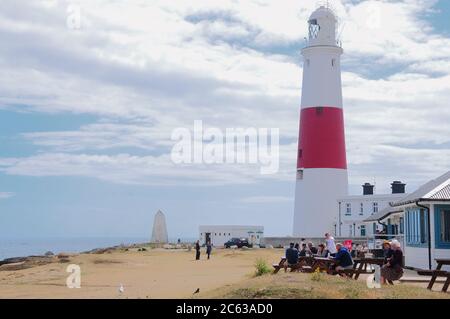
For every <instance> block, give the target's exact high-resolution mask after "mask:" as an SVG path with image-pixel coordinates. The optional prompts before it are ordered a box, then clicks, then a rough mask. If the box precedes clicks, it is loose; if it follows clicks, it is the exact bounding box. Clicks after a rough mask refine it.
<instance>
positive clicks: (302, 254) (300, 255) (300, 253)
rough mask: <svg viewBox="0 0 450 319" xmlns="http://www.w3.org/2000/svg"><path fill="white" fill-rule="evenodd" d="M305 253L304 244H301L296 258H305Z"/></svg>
mask: <svg viewBox="0 0 450 319" xmlns="http://www.w3.org/2000/svg"><path fill="white" fill-rule="evenodd" d="M307 253H308V252H307V251H306V244H302V249H301V250H300V251H299V253H298V256H299V257H306V256H307V255H308V254H307Z"/></svg>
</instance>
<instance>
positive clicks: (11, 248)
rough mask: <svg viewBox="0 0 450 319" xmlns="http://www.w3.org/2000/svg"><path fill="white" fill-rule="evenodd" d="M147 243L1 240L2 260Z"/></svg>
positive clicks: (79, 239)
mask: <svg viewBox="0 0 450 319" xmlns="http://www.w3.org/2000/svg"><path fill="white" fill-rule="evenodd" d="M180 239H181V241H182V242H184V243H186V242H189V243H191V242H194V241H195V238H180ZM177 240H178V238H169V242H171V243H176V242H177ZM146 242H149V238H148V237H71V238H60V237H48V238H20V239H18V238H0V260H3V259H6V258H11V257H26V256H39V255H44V254H45V253H46V252H48V251H51V252H52V253H54V254H58V253H61V252H65V253H80V252H85V251H89V250H92V249H95V248H106V247H112V246H117V245H121V244H123V245H130V244H140V243H146Z"/></svg>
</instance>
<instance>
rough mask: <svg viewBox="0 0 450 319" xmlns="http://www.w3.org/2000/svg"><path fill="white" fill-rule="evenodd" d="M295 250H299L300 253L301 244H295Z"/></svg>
mask: <svg viewBox="0 0 450 319" xmlns="http://www.w3.org/2000/svg"><path fill="white" fill-rule="evenodd" d="M294 248H295V249H297V250H298V251H300V244H299V243H295V246H294Z"/></svg>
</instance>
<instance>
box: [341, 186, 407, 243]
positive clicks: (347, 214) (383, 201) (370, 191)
mask: <svg viewBox="0 0 450 319" xmlns="http://www.w3.org/2000/svg"><path fill="white" fill-rule="evenodd" d="M362 187H363V194H362V195H349V196H343V197H340V198H338V207H339V208H338V214H337V216H336V220H335V223H334V234H335V235H336V236H338V237H349V238H351V237H373V236H374V235H375V234H376V233H377V230H378V231H379V232H382V231H387V232H390V233H392V234H398V233H399V232H400V227H399V223H398V222H397V220H395V221H394V220H393V219H392V220H391V219H390V220H389V221H388V223H385V224H383V223H380V222H378V219H376V218H373V219H370V218H371V217H372V216H374V217H376V216H377V214H378V213H380V212H382V211H383V210H384V209H386V207H390V206H389V203H391V202H395V201H397V200H399V199H401V198H403V197H405V184H403V183H401V182H399V181H394V182H393V183H392V184H391V188H392V193H391V194H374V185H371V184H370V183H365V184H364V185H362ZM367 219H370V223H369V222H368V221H367Z"/></svg>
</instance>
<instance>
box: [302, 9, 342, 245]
mask: <svg viewBox="0 0 450 319" xmlns="http://www.w3.org/2000/svg"><path fill="white" fill-rule="evenodd" d="M308 25H309V38H308V41H307V44H306V46H305V47H304V48H303V49H302V55H303V84H302V85H303V87H302V99H301V110H300V129H299V143H298V153H297V177H296V185H295V208H294V227H293V234H294V236H297V237H322V236H323V235H324V234H325V233H326V232H330V233H331V232H332V231H333V222H334V216H335V214H336V211H337V209H338V204H337V198H339V197H342V196H345V195H347V194H348V192H347V188H348V177H347V160H346V152H345V134H344V116H343V109H342V85H341V62H340V57H341V54H342V53H343V50H342V48H341V46H340V45H339V44H338V41H337V39H336V25H337V19H336V16H335V15H334V13H333V11H332V10H330V9H329V8H327V7H325V6H321V7H320V8H318V9H317V10H315V11H314V12H313V13H312V14H311V16H310V17H309V19H308Z"/></svg>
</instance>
